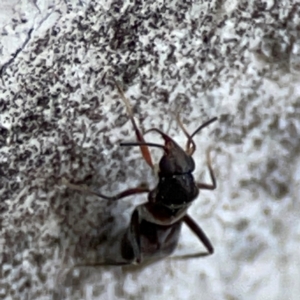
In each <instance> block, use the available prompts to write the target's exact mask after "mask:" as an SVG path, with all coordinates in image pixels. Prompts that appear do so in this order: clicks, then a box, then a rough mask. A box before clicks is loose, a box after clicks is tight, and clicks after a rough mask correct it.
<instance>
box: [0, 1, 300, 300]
mask: <svg viewBox="0 0 300 300" xmlns="http://www.w3.org/2000/svg"><path fill="white" fill-rule="evenodd" d="M66 3H68V4H66ZM99 3H102V5H100V4H99ZM1 6H2V11H1V9H0V11H1V17H0V21H1V34H2V35H1V40H0V50H1V56H0V59H1V60H0V63H1V65H0V75H1V80H0V89H1V92H0V163H1V165H0V211H1V219H0V221H1V237H0V239H1V244H0V245H1V249H0V256H1V273H0V274H1V278H0V297H2V298H3V299H199V296H201V299H202V300H204V299H216V300H220V299H228V300H229V299H230V300H232V299H238V300H240V299H251V300H252V299H264V300H269V299H270V300H275V299H276V300H277V299H278V300H279V299H280V300H281V299H289V300H294V299H295V300H296V299H298V298H299V296H298V295H299V294H300V259H299V247H300V225H299V218H300V213H299V208H300V207H299V206H300V205H299V198H300V197H299V196H300V195H299V194H300V193H299V184H300V162H299V149H300V139H299V131H300V88H299V79H300V34H299V32H300V18H299V16H300V8H299V3H298V2H297V1H271V0H270V1H255V0H252V1H135V2H129V1H127V2H123V1H58V0H57V1H48V2H47V1H38V0H31V1H29V0H27V1H19V2H18V1H3V3H2V4H0V8H1ZM113 78H116V79H117V80H118V81H119V82H120V83H121V84H122V86H123V88H124V90H125V92H126V95H127V96H128V97H129V98H130V101H131V103H132V105H133V107H134V112H135V117H136V119H137V120H138V122H139V124H141V128H143V129H148V128H150V127H152V126H156V127H159V128H161V129H162V130H164V131H167V132H168V133H169V134H170V135H171V136H172V137H175V138H176V140H177V141H178V142H179V143H181V144H182V145H184V144H185V138H184V134H183V133H182V132H181V131H180V129H179V128H178V126H177V124H176V122H175V121H174V117H173V114H174V113H175V112H176V111H177V110H178V109H180V108H181V116H182V119H183V122H184V124H186V126H187V127H188V128H189V130H190V131H193V130H194V129H195V128H196V127H197V126H198V125H199V124H200V123H201V122H203V121H204V120H206V119H208V118H209V117H212V116H218V117H219V122H218V123H217V124H214V125H211V126H210V128H209V129H207V130H205V131H203V132H202V133H201V134H199V135H198V136H197V137H196V143H197V145H198V149H197V150H198V151H197V153H196V154H195V160H196V162H197V170H196V172H195V177H196V178H199V179H200V178H202V180H205V181H208V180H209V178H208V175H207V170H206V168H205V155H204V153H205V150H206V149H207V148H208V147H209V146H211V147H212V149H213V152H212V158H213V166H214V169H215V170H216V174H217V180H218V189H217V190H216V191H214V192H206V191H205V192H202V193H201V195H200V196H199V199H197V201H195V203H194V205H193V206H192V208H191V210H190V211H191V214H192V216H193V217H194V218H195V219H196V220H197V221H198V222H199V224H201V226H202V227H203V228H204V230H205V231H206V233H207V234H208V236H209V237H210V238H211V240H212V242H213V244H214V246H215V250H216V253H215V254H214V255H213V256H212V257H209V258H205V259H198V260H189V261H175V260H170V259H169V260H164V261H162V262H160V263H157V264H154V265H152V266H148V267H144V268H143V267H141V268H139V269H136V270H131V269H127V268H120V267H114V268H111V267H107V268H97V269H95V268H81V269H76V270H74V271H68V270H69V268H70V267H71V266H72V264H73V263H74V262H81V263H85V262H90V261H91V260H92V259H95V257H96V258H97V253H98V255H99V252H101V251H103V249H105V247H107V245H108V244H109V243H108V239H109V237H110V236H111V234H112V233H113V232H114V231H115V230H116V229H117V228H119V227H122V225H123V224H125V222H126V221H127V220H128V216H129V215H130V212H131V211H132V209H133V207H134V205H136V203H138V202H141V201H143V200H145V199H146V196H141V197H136V198H134V199H131V198H128V200H123V201H121V202H119V203H117V204H116V203H114V204H111V203H108V202H106V201H103V200H99V199H98V198H96V197H94V196H88V195H86V194H83V193H80V192H77V191H74V190H70V189H66V188H65V187H64V186H63V185H62V184H61V179H62V178H63V177H66V178H68V179H69V180H70V181H72V182H73V183H78V184H86V185H88V186H89V187H91V188H93V189H95V190H99V191H101V192H103V193H106V194H113V193H115V192H119V191H121V190H123V189H126V188H127V187H132V186H135V185H137V184H138V183H140V182H149V183H150V184H151V185H152V186H153V185H154V184H155V178H154V177H153V174H152V173H151V171H150V170H149V168H148V167H147V165H146V164H145V163H144V162H143V161H142V159H141V155H140V153H139V152H138V149H130V148H126V149H124V148H120V147H119V146H118V143H119V142H120V141H122V140H133V139H134V133H133V132H132V128H131V124H130V122H129V121H128V116H127V114H126V110H125V107H124V104H123V103H122V102H121V101H120V97H119V96H118V94H117V92H116V89H115V87H114V85H113V81H112V79H113ZM147 140H149V141H152V140H153V141H159V139H158V138H157V137H156V136H155V135H150V134H149V135H147ZM153 153H154V158H155V160H156V161H157V160H158V159H159V155H160V154H161V153H160V151H159V150H155V149H154V150H153ZM182 236H183V239H182V241H181V242H180V245H179V250H180V251H181V252H184V253H186V252H195V251H197V250H198V247H199V245H198V241H197V240H196V239H195V237H194V236H193V235H192V234H191V233H190V232H189V231H188V230H187V229H186V228H184V230H183V234H182Z"/></svg>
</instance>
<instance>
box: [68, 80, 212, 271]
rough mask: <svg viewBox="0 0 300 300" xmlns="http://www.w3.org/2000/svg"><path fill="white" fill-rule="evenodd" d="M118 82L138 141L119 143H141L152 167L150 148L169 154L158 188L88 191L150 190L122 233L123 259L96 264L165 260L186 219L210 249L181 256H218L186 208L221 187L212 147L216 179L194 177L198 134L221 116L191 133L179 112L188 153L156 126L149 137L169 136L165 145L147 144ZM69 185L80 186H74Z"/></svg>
mask: <svg viewBox="0 0 300 300" xmlns="http://www.w3.org/2000/svg"><path fill="white" fill-rule="evenodd" d="M115 84H116V87H117V89H118V92H119V94H120V96H121V98H122V100H123V102H124V103H125V105H126V109H127V113H128V116H129V119H130V121H131V123H132V126H133V129H134V131H135V135H136V138H137V141H136V142H123V143H120V145H121V146H139V147H140V150H141V154H142V156H143V159H144V160H145V161H146V163H147V164H148V165H149V166H150V167H151V168H152V169H153V170H154V169H155V166H154V164H153V162H152V157H151V154H150V150H149V147H157V148H160V149H162V150H163V151H164V154H163V156H162V158H161V159H160V162H159V170H158V184H157V186H156V187H155V188H154V189H153V190H150V189H149V188H148V187H142V186H139V187H135V188H130V189H127V190H125V191H123V192H121V193H119V194H117V195H115V196H111V197H109V196H106V195H103V194H100V193H96V192H92V191H89V190H87V189H85V190H86V191H89V192H91V193H93V194H95V195H97V196H99V197H100V198H102V199H105V200H108V201H117V200H120V199H122V198H125V197H128V196H132V195H136V194H142V193H148V201H147V202H146V203H144V204H141V205H139V206H137V207H136V208H135V210H134V211H133V213H132V215H131V220H130V224H129V227H128V228H127V230H126V231H125V233H124V234H123V236H122V240H121V243H120V245H121V246H120V249H119V251H120V253H118V255H119V256H120V257H121V259H120V260H118V261H117V260H116V261H113V260H111V259H110V260H109V261H107V262H104V263H96V264H92V265H93V266H95V265H128V264H140V263H142V262H143V263H144V262H149V261H150V262H151V261H152V260H154V261H155V260H159V259H162V258H165V257H167V256H169V255H170V254H172V253H173V251H174V250H175V248H176V246H177V243H178V240H179V235H180V230H181V226H182V223H183V222H184V223H185V224H186V225H187V226H188V227H189V228H190V230H191V231H192V232H193V233H194V234H195V235H196V236H197V237H198V239H199V240H200V241H201V242H202V243H203V245H204V246H205V248H206V250H207V252H199V253H196V254H191V255H185V256H180V258H192V257H201V256H207V255H211V254H213V252H214V248H213V246H212V244H211V242H210V240H209V239H208V237H207V236H206V234H205V233H204V231H203V230H202V229H201V227H200V226H199V225H197V223H196V222H195V221H194V220H193V219H192V218H191V217H190V216H189V215H188V213H187V210H188V208H189V207H190V205H191V203H192V202H193V201H194V200H195V199H196V198H197V196H198V194H199V189H206V190H214V189H215V188H216V186H217V184H216V179H215V175H214V172H213V169H212V166H211V160H210V154H209V151H207V166H208V170H209V174H210V178H211V181H212V183H211V184H206V183H197V182H195V180H194V177H193V175H192V173H193V171H194V169H195V162H194V160H193V158H192V155H193V154H194V152H195V151H196V144H195V142H194V140H193V137H194V136H195V135H196V134H197V133H198V132H199V131H201V130H202V129H203V128H205V127H207V126H208V125H210V124H211V123H213V122H215V121H216V120H217V117H214V118H212V119H210V120H208V121H207V122H205V123H204V124H202V125H201V126H199V127H198V128H197V129H196V130H195V131H194V132H193V133H192V134H191V135H190V134H189V133H188V132H187V130H186V129H185V127H184V126H183V124H182V122H181V120H180V118H179V115H177V122H178V124H179V126H180V128H181V129H182V130H183V132H184V134H185V136H186V137H187V143H186V149H185V151H184V150H183V149H182V148H181V147H180V146H179V145H178V144H177V143H176V142H175V141H174V140H173V139H172V138H171V137H169V136H168V135H167V134H165V133H164V132H162V131H161V130H160V129H158V128H151V129H149V130H147V131H145V133H144V135H145V134H147V133H149V132H156V133H158V134H159V135H160V136H161V137H162V139H163V140H164V145H160V144H156V143H151V142H146V141H145V139H144V135H143V134H142V132H141V130H140V129H139V128H138V126H137V124H136V122H135V119H134V117H133V112H132V109H131V106H130V103H129V100H128V99H127V98H126V97H125V95H124V92H123V90H122V89H121V87H120V86H119V85H118V83H117V82H116V81H115ZM67 185H68V186H69V187H71V188H75V189H78V187H76V186H74V185H72V184H67ZM80 190H82V189H80Z"/></svg>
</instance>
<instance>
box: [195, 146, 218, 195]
mask: <svg viewBox="0 0 300 300" xmlns="http://www.w3.org/2000/svg"><path fill="white" fill-rule="evenodd" d="M206 159H207V166H208V170H209V175H210V178H211V181H212V184H207V183H197V187H198V188H199V189H203V190H214V189H215V188H216V187H217V182H216V177H215V174H214V171H213V169H212V166H211V158H210V149H208V150H207V151H206Z"/></svg>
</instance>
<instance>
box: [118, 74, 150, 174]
mask: <svg viewBox="0 0 300 300" xmlns="http://www.w3.org/2000/svg"><path fill="white" fill-rule="evenodd" d="M114 81H115V80H114ZM115 85H116V87H117V89H118V92H119V94H120V96H121V98H122V100H123V102H124V103H125V106H126V110H127V113H128V115H129V119H130V121H131V123H132V125H133V128H134V131H135V135H136V137H137V140H138V141H139V142H142V143H145V139H144V136H143V134H142V132H141V131H140V130H139V128H138V127H137V125H136V122H135V120H134V117H133V112H132V109H131V105H130V103H129V100H128V99H127V98H126V97H125V95H124V92H123V90H122V88H121V87H120V86H119V84H118V83H117V82H116V81H115ZM140 149H141V152H142V155H143V158H144V160H145V161H146V163H147V164H148V165H149V166H150V167H151V168H152V169H153V168H154V165H153V162H152V158H151V154H150V150H149V148H148V147H147V146H145V145H141V146H140Z"/></svg>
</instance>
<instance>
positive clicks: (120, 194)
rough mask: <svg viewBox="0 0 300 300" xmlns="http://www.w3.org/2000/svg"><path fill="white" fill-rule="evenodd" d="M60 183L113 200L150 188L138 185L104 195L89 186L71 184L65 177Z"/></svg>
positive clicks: (140, 192)
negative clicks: (114, 193)
mask: <svg viewBox="0 0 300 300" xmlns="http://www.w3.org/2000/svg"><path fill="white" fill-rule="evenodd" d="M62 183H63V184H64V185H66V186H67V187H69V188H71V189H73V190H76V191H80V192H85V193H89V194H92V195H95V196H98V197H100V198H103V199H106V200H113V201H116V200H119V199H122V198H125V197H128V196H131V195H137V194H143V193H149V192H150V189H149V188H148V187H143V186H138V187H135V188H131V189H127V190H125V191H123V192H121V193H118V194H117V195H115V196H106V195H103V194H101V193H98V192H95V191H93V190H91V189H90V188H88V187H87V186H85V185H75V184H72V183H70V182H69V181H67V180H66V179H65V178H64V179H63V180H62Z"/></svg>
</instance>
